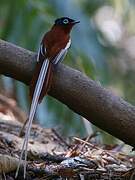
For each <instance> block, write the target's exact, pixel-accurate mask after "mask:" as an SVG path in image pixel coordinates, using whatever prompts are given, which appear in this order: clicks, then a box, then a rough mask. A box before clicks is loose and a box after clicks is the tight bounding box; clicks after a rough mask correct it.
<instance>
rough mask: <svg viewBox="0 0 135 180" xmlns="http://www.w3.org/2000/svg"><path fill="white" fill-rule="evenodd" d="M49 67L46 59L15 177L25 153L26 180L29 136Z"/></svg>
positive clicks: (38, 82)
mask: <svg viewBox="0 0 135 180" xmlns="http://www.w3.org/2000/svg"><path fill="white" fill-rule="evenodd" d="M48 67H49V60H48V59H46V60H44V62H43V64H42V67H41V70H40V73H39V76H38V80H37V83H36V86H35V90H34V94H33V98H32V103H31V108H30V113H29V118H28V124H27V128H26V134H25V139H24V142H23V145H22V150H21V155H20V159H19V164H18V167H17V171H16V175H15V177H17V176H18V172H19V168H20V165H21V162H22V156H23V153H24V152H25V158H24V179H25V177H26V160H27V149H28V140H29V135H30V130H31V126H32V121H33V118H34V115H35V112H36V109H37V106H38V102H39V98H40V94H41V91H42V88H43V84H44V81H45V78H46V75H47V72H48Z"/></svg>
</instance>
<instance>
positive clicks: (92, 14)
mask: <svg viewBox="0 0 135 180" xmlns="http://www.w3.org/2000/svg"><path fill="white" fill-rule="evenodd" d="M61 16H69V17H71V18H74V19H76V20H80V21H81V23H80V24H78V25H77V26H76V27H75V28H74V29H73V31H72V46H71V48H70V50H69V53H68V55H67V57H66V58H65V60H64V63H65V64H67V65H69V66H72V67H73V68H76V69H79V70H80V71H82V72H83V73H85V74H87V75H88V76H89V77H90V78H92V79H94V80H95V81H97V82H98V83H101V84H102V85H103V86H106V87H107V88H109V89H110V90H111V91H113V92H114V93H115V94H117V95H119V96H121V97H123V98H124V99H125V100H127V101H129V102H130V103H132V104H135V77H134V74H135V1H134V0H94V1H92V0H65V1H60V0H49V1H45V0H19V1H18V0H0V38H1V39H4V40H7V41H10V42H12V43H14V44H17V45H19V46H21V47H24V48H27V49H29V50H32V51H37V49H38V45H39V43H40V40H41V38H42V36H43V34H44V32H46V31H48V29H49V28H50V27H51V26H52V24H53V22H54V20H55V19H56V18H58V17H61ZM0 86H1V88H2V89H3V91H4V92H5V91H6V94H7V95H8V96H11V97H14V98H15V99H16V100H17V102H18V105H19V106H20V107H21V108H22V109H23V110H24V111H25V112H27V113H28V111H29V106H30V104H29V100H28V99H29V98H28V87H26V86H25V85H24V84H22V83H20V82H17V81H15V80H14V79H10V78H7V77H4V76H1V78H0ZM36 119H37V120H38V121H39V122H40V123H41V124H42V125H44V126H45V127H53V128H56V129H59V132H60V133H62V134H63V135H65V136H72V135H76V136H87V135H88V134H90V133H93V132H94V131H97V128H96V127H95V126H93V125H91V124H90V123H88V122H86V120H85V119H83V118H82V117H80V116H79V115H77V114H75V113H73V112H72V111H71V110H69V109H68V108H67V107H66V106H65V105H63V104H61V103H60V102H58V101H57V100H55V99H53V98H51V97H46V98H45V99H44V101H43V103H42V104H41V105H40V107H39V108H38V111H37V114H36ZM98 131H100V132H101V134H100V136H99V139H100V140H105V142H106V143H109V142H110V143H112V142H114V141H115V139H114V138H113V137H111V136H109V135H108V134H106V133H104V132H103V131H101V130H99V129H98Z"/></svg>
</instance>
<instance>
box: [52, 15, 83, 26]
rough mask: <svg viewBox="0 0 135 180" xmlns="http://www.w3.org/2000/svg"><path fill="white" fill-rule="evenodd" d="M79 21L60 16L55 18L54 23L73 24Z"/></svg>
mask: <svg viewBox="0 0 135 180" xmlns="http://www.w3.org/2000/svg"><path fill="white" fill-rule="evenodd" d="M79 22H80V21H75V20H73V19H70V18H68V17H62V18H59V19H56V20H55V25H64V26H66V25H75V24H77V23H79Z"/></svg>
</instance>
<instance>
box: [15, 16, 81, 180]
mask: <svg viewBox="0 0 135 180" xmlns="http://www.w3.org/2000/svg"><path fill="white" fill-rule="evenodd" d="M77 23H79V21H75V20H73V19H70V18H68V17H62V18H59V19H56V20H55V23H54V25H53V26H52V28H51V30H50V31H48V32H47V33H46V34H45V35H44V37H43V39H42V41H41V44H40V47H39V50H38V55H37V64H36V67H35V73H34V74H33V77H32V81H31V83H30V97H31V100H32V101H31V107H30V113H29V117H28V121H27V127H26V133H25V138H24V142H23V146H22V150H21V155H20V159H19V164H18V168H17V171H16V177H17V176H18V171H19V168H20V164H21V162H22V157H23V154H24V178H25V177H26V163H27V149H28V140H29V135H30V130H31V126H32V121H33V118H34V115H35V113H36V109H37V106H38V104H39V103H41V101H42V99H43V97H44V96H45V95H46V94H47V92H48V90H49V88H50V85H51V79H52V73H53V68H55V66H56V65H57V64H58V63H60V62H61V61H62V60H63V59H64V57H65V55H66V54H67V51H68V49H69V47H70V44H71V39H70V32H71V29H72V27H73V26H74V25H75V24H77Z"/></svg>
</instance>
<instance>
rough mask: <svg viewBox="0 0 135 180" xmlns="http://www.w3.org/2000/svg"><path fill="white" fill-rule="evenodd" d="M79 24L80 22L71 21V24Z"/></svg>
mask: <svg viewBox="0 0 135 180" xmlns="http://www.w3.org/2000/svg"><path fill="white" fill-rule="evenodd" d="M77 23H80V21H73V22H72V24H77Z"/></svg>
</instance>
